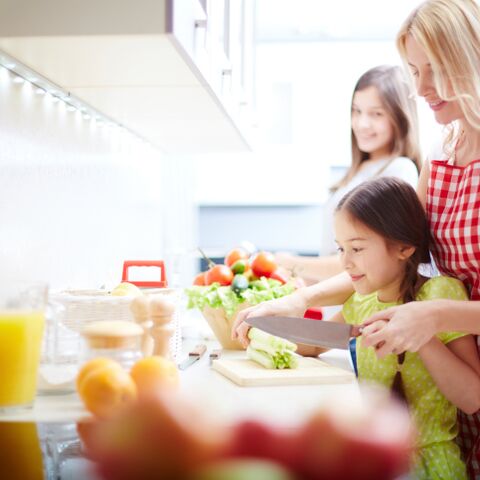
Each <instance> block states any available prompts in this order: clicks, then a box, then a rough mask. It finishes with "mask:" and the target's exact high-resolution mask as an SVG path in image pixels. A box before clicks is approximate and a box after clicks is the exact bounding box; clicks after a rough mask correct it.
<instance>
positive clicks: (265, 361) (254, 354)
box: [247, 345, 276, 368]
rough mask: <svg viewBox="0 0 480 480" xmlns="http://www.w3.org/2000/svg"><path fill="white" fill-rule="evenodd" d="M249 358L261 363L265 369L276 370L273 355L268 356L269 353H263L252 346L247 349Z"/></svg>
mask: <svg viewBox="0 0 480 480" xmlns="http://www.w3.org/2000/svg"><path fill="white" fill-rule="evenodd" d="M247 358H249V359H250V360H253V361H254V362H257V363H259V364H260V365H262V366H264V367H265V368H276V367H275V363H274V361H273V358H272V356H271V355H268V353H265V352H261V351H260V350H255V349H254V348H252V347H251V346H250V345H249V346H248V347H247Z"/></svg>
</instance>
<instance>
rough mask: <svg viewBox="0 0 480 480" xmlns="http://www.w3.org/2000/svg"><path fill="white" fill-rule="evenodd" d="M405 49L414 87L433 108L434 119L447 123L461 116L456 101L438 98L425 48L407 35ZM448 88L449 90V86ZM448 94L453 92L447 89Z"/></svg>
mask: <svg viewBox="0 0 480 480" xmlns="http://www.w3.org/2000/svg"><path fill="white" fill-rule="evenodd" d="M405 50H406V55H407V63H408V66H409V67H410V71H411V73H412V75H413V79H414V81H415V88H416V89H417V93H418V95H419V96H421V97H423V98H424V99H425V101H426V102H427V103H428V105H429V107H430V108H431V109H432V110H433V112H434V115H435V120H436V121H437V122H438V123H440V124H441V125H447V124H449V123H451V122H453V121H454V120H459V119H461V118H463V113H462V110H461V108H460V105H459V103H458V102H457V101H455V100H453V101H446V100H444V99H442V98H440V96H439V94H438V93H437V90H436V87H435V82H434V76H433V70H432V66H431V64H430V60H429V59H428V57H427V54H426V53H425V50H424V49H423V48H422V47H421V46H420V45H419V44H418V42H417V41H416V40H415V39H414V38H413V37H412V35H408V36H407V38H406V41H405ZM449 90H451V89H450V88H449ZM447 93H448V95H449V96H450V95H453V92H451V91H448V92H447Z"/></svg>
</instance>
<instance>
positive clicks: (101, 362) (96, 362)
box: [76, 357, 122, 391]
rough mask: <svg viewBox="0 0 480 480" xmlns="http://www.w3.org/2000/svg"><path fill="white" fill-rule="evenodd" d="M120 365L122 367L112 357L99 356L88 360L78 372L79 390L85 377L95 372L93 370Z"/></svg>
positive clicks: (119, 366)
mask: <svg viewBox="0 0 480 480" xmlns="http://www.w3.org/2000/svg"><path fill="white" fill-rule="evenodd" d="M108 366H110V367H115V366H116V367H118V368H122V367H121V365H120V364H119V363H118V362H116V361H115V360H112V359H111V358H103V357H98V358H94V359H93V360H89V361H88V362H86V363H84V364H83V365H82V367H81V368H80V370H79V372H78V374H77V382H76V383H77V391H80V385H81V383H82V382H83V379H84V378H85V377H86V376H87V375H88V374H89V373H90V372H93V370H96V369H97V368H99V367H108Z"/></svg>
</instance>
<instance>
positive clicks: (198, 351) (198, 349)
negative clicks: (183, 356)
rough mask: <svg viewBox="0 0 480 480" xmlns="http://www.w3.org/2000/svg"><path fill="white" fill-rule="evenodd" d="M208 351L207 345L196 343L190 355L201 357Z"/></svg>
mask: <svg viewBox="0 0 480 480" xmlns="http://www.w3.org/2000/svg"><path fill="white" fill-rule="evenodd" d="M206 351H207V346H206V345H204V344H203V343H200V344H198V345H195V348H194V349H193V350H191V351H190V352H188V356H189V357H201V356H202V355H203V354H204V353H205V352H206Z"/></svg>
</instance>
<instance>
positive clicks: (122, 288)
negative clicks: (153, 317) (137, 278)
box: [110, 282, 143, 297]
mask: <svg viewBox="0 0 480 480" xmlns="http://www.w3.org/2000/svg"><path fill="white" fill-rule="evenodd" d="M110 295H114V296H116V297H125V296H131V297H136V296H138V295H143V293H142V291H141V290H140V289H139V288H138V287H137V286H136V285H134V284H133V283H129V282H122V283H120V284H119V285H117V286H116V287H115V288H114V289H113V290H112V291H111V292H110Z"/></svg>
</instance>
